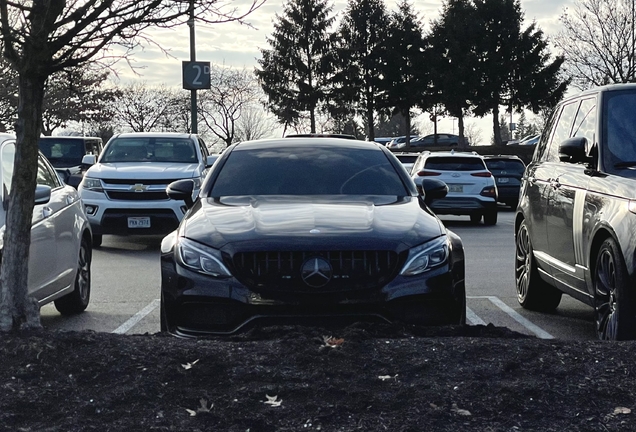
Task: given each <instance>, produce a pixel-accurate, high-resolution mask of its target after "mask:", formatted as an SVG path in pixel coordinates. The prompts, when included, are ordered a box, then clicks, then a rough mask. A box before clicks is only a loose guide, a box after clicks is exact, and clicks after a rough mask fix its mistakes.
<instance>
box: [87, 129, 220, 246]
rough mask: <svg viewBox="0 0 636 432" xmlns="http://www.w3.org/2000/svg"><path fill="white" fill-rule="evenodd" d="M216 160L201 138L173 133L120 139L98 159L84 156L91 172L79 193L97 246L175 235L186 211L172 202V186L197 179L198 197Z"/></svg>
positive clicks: (194, 196) (179, 203) (182, 204)
mask: <svg viewBox="0 0 636 432" xmlns="http://www.w3.org/2000/svg"><path fill="white" fill-rule="evenodd" d="M215 158H216V156H210V155H209V154H208V150H207V148H206V146H205V143H204V142H203V141H202V140H201V138H199V137H198V136H197V135H192V134H180V133H167V132H154V133H153V132H139V133H125V134H119V135H115V136H113V137H112V138H111V139H110V140H109V141H108V143H107V144H106V147H104V151H103V152H102V154H101V155H100V157H99V159H98V160H96V159H97V157H96V156H94V155H86V156H84V159H83V161H82V162H83V163H85V164H87V165H91V167H90V168H89V169H88V171H87V172H86V175H85V176H84V179H83V180H82V183H81V184H80V187H79V189H78V190H79V193H80V197H81V198H82V201H83V202H84V206H85V208H86V213H87V215H88V219H89V220H90V224H91V227H92V229H93V246H99V245H101V242H102V235H103V234H119V235H127V234H128V235H138V234H167V233H169V232H171V231H173V230H175V229H176V228H177V226H178V225H179V222H180V221H181V219H182V218H183V215H184V214H185V211H186V207H185V204H184V203H183V202H178V201H174V200H170V199H169V198H168V195H166V186H167V185H168V184H169V183H171V182H173V181H175V180H181V179H193V180H194V184H195V188H194V191H193V195H192V197H193V199H194V198H196V196H197V195H198V194H199V188H200V186H201V183H202V181H203V179H204V178H205V175H206V173H207V169H208V168H209V167H210V166H211V165H212V163H213V162H214V160H215Z"/></svg>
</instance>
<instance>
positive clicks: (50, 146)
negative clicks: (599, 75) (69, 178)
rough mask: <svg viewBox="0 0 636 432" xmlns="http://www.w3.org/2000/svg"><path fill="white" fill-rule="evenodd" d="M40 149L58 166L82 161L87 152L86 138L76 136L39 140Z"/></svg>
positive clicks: (77, 163) (62, 166) (52, 163)
mask: <svg viewBox="0 0 636 432" xmlns="http://www.w3.org/2000/svg"><path fill="white" fill-rule="evenodd" d="M39 147H40V151H41V152H42V154H43V155H44V156H46V158H47V159H48V160H49V162H51V165H53V166H54V167H56V168H64V167H68V166H73V165H79V164H81V163H82V158H83V157H84V155H85V154H86V147H85V144H84V140H81V139H76V138H70V139H69V138H47V139H41V140H40V142H39Z"/></svg>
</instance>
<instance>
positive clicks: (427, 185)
mask: <svg viewBox="0 0 636 432" xmlns="http://www.w3.org/2000/svg"><path fill="white" fill-rule="evenodd" d="M418 191H419V192H420V194H422V195H424V202H425V203H426V205H430V204H431V203H432V202H433V201H434V200H437V199H442V198H444V197H446V194H448V185H447V184H446V183H444V182H443V181H441V180H438V179H435V178H431V177H425V178H423V179H422V186H421V187H418Z"/></svg>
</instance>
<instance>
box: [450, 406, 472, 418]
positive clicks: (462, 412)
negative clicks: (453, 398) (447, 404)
mask: <svg viewBox="0 0 636 432" xmlns="http://www.w3.org/2000/svg"><path fill="white" fill-rule="evenodd" d="M451 411H452V412H454V413H455V414H459V415H463V416H469V415H472V414H471V413H470V411H468V410H465V409H461V408H458V407H457V404H453V407H452V408H451Z"/></svg>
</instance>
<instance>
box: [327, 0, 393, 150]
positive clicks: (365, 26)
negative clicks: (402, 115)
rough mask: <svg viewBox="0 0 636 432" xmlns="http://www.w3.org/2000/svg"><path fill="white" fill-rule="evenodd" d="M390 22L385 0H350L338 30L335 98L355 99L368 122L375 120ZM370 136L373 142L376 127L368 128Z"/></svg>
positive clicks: (335, 99) (358, 108)
mask: <svg viewBox="0 0 636 432" xmlns="http://www.w3.org/2000/svg"><path fill="white" fill-rule="evenodd" d="M388 23H389V17H388V15H387V12H386V8H385V6H384V3H383V2H382V0H349V4H348V6H347V10H346V12H345V15H344V17H343V18H342V21H341V23H340V27H339V31H338V40H339V46H338V50H337V53H338V62H339V63H338V64H339V71H338V73H337V75H336V78H335V80H334V81H335V83H336V89H335V91H334V92H333V94H332V96H333V97H332V100H333V101H334V102H336V103H338V102H339V100H342V99H345V100H346V101H349V102H352V103H353V104H354V109H355V110H356V112H357V113H358V114H360V115H362V116H363V117H364V118H365V122H364V123H365V125H371V126H372V125H373V124H374V123H375V122H374V115H375V111H376V109H377V105H378V99H379V97H380V81H381V77H382V69H383V68H382V63H383V61H384V60H383V58H382V54H383V49H384V46H385V31H386V28H387V26H388ZM338 105H342V103H338ZM367 137H368V139H369V140H370V141H373V140H374V139H375V131H374V128H373V127H369V128H368V133H367Z"/></svg>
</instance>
